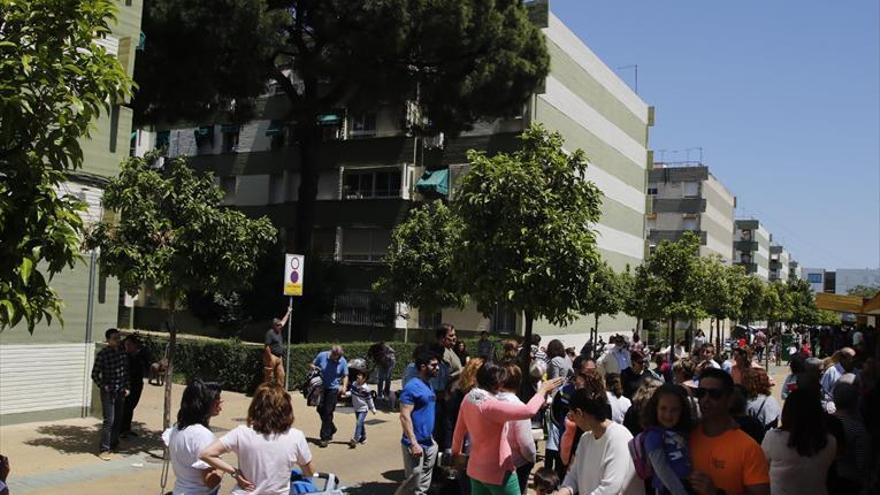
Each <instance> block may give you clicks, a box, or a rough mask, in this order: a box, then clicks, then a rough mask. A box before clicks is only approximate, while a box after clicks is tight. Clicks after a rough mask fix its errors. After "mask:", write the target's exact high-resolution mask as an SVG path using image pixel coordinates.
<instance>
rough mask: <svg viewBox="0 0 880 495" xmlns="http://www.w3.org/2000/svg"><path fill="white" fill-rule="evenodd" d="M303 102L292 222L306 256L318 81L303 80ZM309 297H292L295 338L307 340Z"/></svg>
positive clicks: (314, 185) (315, 173)
mask: <svg viewBox="0 0 880 495" xmlns="http://www.w3.org/2000/svg"><path fill="white" fill-rule="evenodd" d="M303 101H304V102H306V105H307V106H305V107H303V108H301V109H300V110H299V111H297V112H296V117H295V118H296V121H297V122H296V126H295V127H294V132H295V136H296V137H295V139H296V140H297V145H298V146H299V177H300V182H299V190H298V196H297V202H296V219H295V222H294V238H293V246H294V249H295V250H296V253H297V254H302V255H305V256H306V259H309V258H310V256H311V250H312V233H313V231H314V227H315V214H316V211H315V207H316V200H317V197H318V177H319V172H320V159H319V151H320V145H321V129H320V127H318V114H319V109H318V108H317V107H316V106H315V105H316V102H317V101H318V81H317V79H314V78H305V80H304V81H303ZM308 298H309V296H306V295H305V294H304V297H297V298H295V302H294V312H295V313H296V314H297V315H298V318H297V319H296V320H295V321H294V323H295V328H296V339H295V340H296V341H297V342H306V341H308V334H309V323H310V321H311V319H312V318H311V313H310V311H309V308H310V307H311V305H309V304H307V299H308Z"/></svg>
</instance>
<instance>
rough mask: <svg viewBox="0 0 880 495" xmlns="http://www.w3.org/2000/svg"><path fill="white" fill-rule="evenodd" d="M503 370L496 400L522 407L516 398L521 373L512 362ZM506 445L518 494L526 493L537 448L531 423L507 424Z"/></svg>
mask: <svg viewBox="0 0 880 495" xmlns="http://www.w3.org/2000/svg"><path fill="white" fill-rule="evenodd" d="M501 366H502V367H503V368H504V372H505V374H506V379H505V380H504V382H503V383H502V384H501V390H500V392H498V395H497V397H498V400H503V401H507V402H512V403H514V404H520V405H524V404H523V402H522V401H521V400H519V397H517V396H516V394H517V392H519V388H520V385H522V371H521V370H520V369H519V366H517V365H516V363H514V362H510V361H508V362H507V363H505V364H502V365H501ZM507 443H509V444H510V453H511V457H512V458H513V465H514V466H515V467H516V477H517V479H518V480H519V492H520V493H521V494H523V495H525V494H526V493H527V487H528V484H529V473H531V472H532V468H534V467H535V461H536V460H537V447H536V446H535V439H534V438H533V437H532V422H531V420H529V419H519V420H516V421H508V422H507Z"/></svg>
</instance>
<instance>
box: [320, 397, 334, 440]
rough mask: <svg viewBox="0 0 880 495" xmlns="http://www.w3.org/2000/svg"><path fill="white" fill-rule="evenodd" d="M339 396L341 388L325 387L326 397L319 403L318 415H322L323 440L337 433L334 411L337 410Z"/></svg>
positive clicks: (330, 438) (329, 438) (331, 437)
mask: <svg viewBox="0 0 880 495" xmlns="http://www.w3.org/2000/svg"><path fill="white" fill-rule="evenodd" d="M338 398H339V390H336V389H330V388H325V389H324V399H323V400H322V401H321V404H319V405H318V416H320V417H321V440H327V441H329V440H332V439H333V435H334V434H335V433H336V425H334V424H333V412H334V411H336V401H337V399H338Z"/></svg>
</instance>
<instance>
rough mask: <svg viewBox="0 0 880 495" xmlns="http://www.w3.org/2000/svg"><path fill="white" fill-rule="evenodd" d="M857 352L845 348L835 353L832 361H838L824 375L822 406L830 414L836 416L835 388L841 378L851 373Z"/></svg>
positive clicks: (850, 348)
mask: <svg viewBox="0 0 880 495" xmlns="http://www.w3.org/2000/svg"><path fill="white" fill-rule="evenodd" d="M855 357H856V351H855V350H854V349H853V348H852V347H844V348H843V349H841V350H839V351H837V352H835V353H834V355H833V356H832V357H831V359H832V360H835V361H837V362H836V363H835V364H834V366H829V367H828V369H827V370H825V373H824V374H823V375H822V381H821V385H822V404H823V405H824V406H825V410H826V411H827V412H828V414H834V411H835V407H834V386H835V385H837V381H838V380H840V377H841V376H843V375H844V374H846V373H851V372H852V370H853V367H854V364H855Z"/></svg>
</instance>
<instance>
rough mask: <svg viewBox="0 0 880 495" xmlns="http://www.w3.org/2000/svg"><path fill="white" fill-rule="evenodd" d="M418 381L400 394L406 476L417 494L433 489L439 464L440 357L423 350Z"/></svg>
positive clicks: (418, 356) (417, 363)
mask: <svg viewBox="0 0 880 495" xmlns="http://www.w3.org/2000/svg"><path fill="white" fill-rule="evenodd" d="M414 362H415V367H416V370H417V373H418V374H417V376H416V378H414V379H412V380H410V381H408V382H407V383H406V386H405V387H403V391H402V392H401V394H400V425H401V427H402V428H403V437H402V438H401V440H400V443H401V445H402V449H403V466H404V472H405V476H406V477H407V478H411V479H409V480H408V481H410V482H411V483H412V484H413V491H412V492H407V493H415V494H417V495H419V494H425V493H428V489H429V488H430V487H431V473H432V472H433V471H434V464H435V463H436V462H437V450H438V447H437V443H436V442H434V439H433V437H432V434H431V432H432V431H433V429H434V407H435V403H436V400H437V398H436V395H435V394H434V390H433V387H431V384H430V381H431V379H432V378H434V377H436V376H437V373H438V371H439V369H440V362H439V360H438V359H437V356H436V355H435V354H434V353H432V352H430V351H429V350H427V349H425V348H422V349H421V350H419V352H417V353H416V356H415V361H414Z"/></svg>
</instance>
